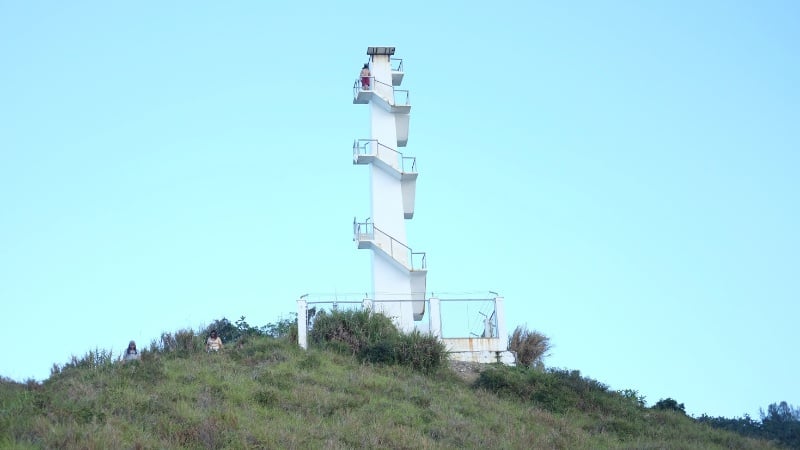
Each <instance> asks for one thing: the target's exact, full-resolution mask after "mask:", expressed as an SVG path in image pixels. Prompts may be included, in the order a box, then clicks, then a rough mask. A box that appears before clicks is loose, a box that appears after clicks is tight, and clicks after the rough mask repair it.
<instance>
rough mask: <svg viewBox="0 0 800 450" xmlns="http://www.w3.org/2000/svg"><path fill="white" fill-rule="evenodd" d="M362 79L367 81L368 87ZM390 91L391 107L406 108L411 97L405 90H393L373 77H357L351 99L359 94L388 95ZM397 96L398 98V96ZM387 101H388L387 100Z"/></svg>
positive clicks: (390, 86) (392, 87)
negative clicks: (401, 106)
mask: <svg viewBox="0 0 800 450" xmlns="http://www.w3.org/2000/svg"><path fill="white" fill-rule="evenodd" d="M362 78H366V79H367V80H368V81H369V85H365V84H364V83H363V81H362V80H361V79H362ZM390 89H391V105H392V106H397V105H405V106H408V105H410V104H411V103H410V102H411V97H410V94H409V92H408V90H406V89H395V88H394V86H392V85H389V84H386V83H384V82H382V81H378V80H376V79H375V77H358V78H356V81H355V82H354V83H353V98H356V97H358V93H359V92H374V93H376V94H378V95H381V94H382V93H384V92H383V91H386V92H385V93H388V92H389V90H390ZM398 94H399V96H398ZM398 97H399V98H400V99H401V100H402V101H400V102H398V101H397V99H398ZM387 101H389V99H387Z"/></svg>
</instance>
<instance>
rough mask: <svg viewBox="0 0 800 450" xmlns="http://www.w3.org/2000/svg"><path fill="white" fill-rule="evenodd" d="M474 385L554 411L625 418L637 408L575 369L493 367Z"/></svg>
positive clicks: (624, 398)
mask: <svg viewBox="0 0 800 450" xmlns="http://www.w3.org/2000/svg"><path fill="white" fill-rule="evenodd" d="M474 386H475V387H476V388H481V389H485V390H487V391H491V392H495V393H497V394H499V395H502V396H505V397H509V398H515V399H522V400H525V401H530V402H532V403H534V404H535V405H536V406H538V407H540V408H542V409H545V410H547V411H551V412H555V413H565V412H567V411H570V410H579V411H583V412H592V413H602V414H616V415H620V416H625V417H628V416H630V415H631V414H632V413H634V412H635V411H638V410H639V409H640V408H641V406H640V405H639V404H638V403H636V402H632V401H631V400H630V398H628V397H626V396H625V395H623V394H620V393H618V392H612V391H609V389H608V386H606V385H605V384H603V383H601V382H599V381H597V380H594V379H591V378H588V377H583V376H581V373H580V371H577V370H566V369H549V370H546V371H542V370H535V369H530V368H527V367H519V366H518V367H507V366H495V367H492V368H491V369H489V370H485V371H483V372H481V374H480V375H479V377H478V379H477V380H476V382H475V385H474Z"/></svg>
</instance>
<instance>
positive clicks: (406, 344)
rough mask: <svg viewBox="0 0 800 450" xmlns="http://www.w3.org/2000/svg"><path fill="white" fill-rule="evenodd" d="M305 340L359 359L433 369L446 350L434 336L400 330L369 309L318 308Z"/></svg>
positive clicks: (415, 368) (422, 370)
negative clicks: (404, 332) (330, 309)
mask: <svg viewBox="0 0 800 450" xmlns="http://www.w3.org/2000/svg"><path fill="white" fill-rule="evenodd" d="M309 341H310V342H311V343H313V344H316V345H320V346H322V347H324V348H327V349H331V350H334V351H337V352H341V353H350V354H352V355H354V356H357V357H358V358H359V359H360V360H361V361H364V362H370V363H376V364H399V365H404V366H409V367H411V368H412V369H414V370H419V371H421V372H426V373H429V372H433V371H435V370H437V369H438V368H439V367H441V366H442V365H443V363H444V361H446V357H447V352H446V349H445V346H444V344H443V343H441V342H440V341H439V340H438V339H437V338H436V337H433V336H426V335H423V334H421V333H419V332H418V331H414V332H412V333H410V334H403V333H401V332H400V330H398V329H397V327H395V325H394V324H393V323H392V321H391V319H389V318H388V317H386V316H384V315H382V314H377V313H373V312H370V311H366V310H364V311H333V312H326V311H320V312H319V313H318V314H317V316H316V318H315V320H314V327H313V328H312V329H311V331H310V332H309Z"/></svg>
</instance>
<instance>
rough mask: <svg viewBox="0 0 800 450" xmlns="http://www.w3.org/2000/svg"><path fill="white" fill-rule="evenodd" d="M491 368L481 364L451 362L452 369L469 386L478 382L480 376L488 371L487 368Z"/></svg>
mask: <svg viewBox="0 0 800 450" xmlns="http://www.w3.org/2000/svg"><path fill="white" fill-rule="evenodd" d="M489 366H490V365H489V364H480V363H475V362H464V361H450V369H451V370H452V371H453V372H455V374H456V375H458V377H459V378H461V379H462V380H464V382H466V383H467V384H472V383H474V382H475V380H477V379H478V377H479V376H480V374H481V372H483V371H484V370H486V368H487V367H489Z"/></svg>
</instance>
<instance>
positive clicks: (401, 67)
mask: <svg viewBox="0 0 800 450" xmlns="http://www.w3.org/2000/svg"><path fill="white" fill-rule="evenodd" d="M392 61H400V63H399V64H398V65H397V68H394V67H392V72H402V71H403V58H389V64H391V63H392Z"/></svg>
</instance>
